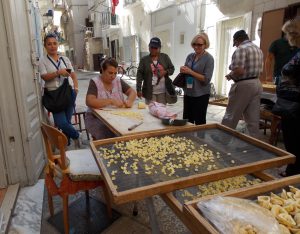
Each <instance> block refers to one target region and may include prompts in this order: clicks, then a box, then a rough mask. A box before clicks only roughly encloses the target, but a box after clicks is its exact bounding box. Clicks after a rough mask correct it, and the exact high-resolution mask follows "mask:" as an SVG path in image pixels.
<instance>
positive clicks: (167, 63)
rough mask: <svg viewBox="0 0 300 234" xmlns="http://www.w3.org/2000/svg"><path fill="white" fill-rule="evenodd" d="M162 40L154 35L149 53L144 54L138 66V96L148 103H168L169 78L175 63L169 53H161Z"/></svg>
mask: <svg viewBox="0 0 300 234" xmlns="http://www.w3.org/2000/svg"><path fill="white" fill-rule="evenodd" d="M160 49H161V41H160V39H159V38H158V37H153V38H152V39H151V40H150V43H149V52H150V54H149V55H146V56H144V57H143V58H142V59H141V61H140V63H139V67H138V71H137V79H136V90H137V95H138V97H140V98H141V97H144V98H145V99H146V103H147V104H148V103H149V102H150V101H156V102H160V103H163V104H166V102H167V100H166V89H168V90H169V89H170V88H171V86H172V81H171V79H170V78H169V76H170V75H172V74H173V73H174V70H175V68H174V65H173V64H172V62H171V59H170V58H169V56H168V55H167V54H164V53H160Z"/></svg>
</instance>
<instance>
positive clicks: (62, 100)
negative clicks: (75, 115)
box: [42, 55, 73, 113]
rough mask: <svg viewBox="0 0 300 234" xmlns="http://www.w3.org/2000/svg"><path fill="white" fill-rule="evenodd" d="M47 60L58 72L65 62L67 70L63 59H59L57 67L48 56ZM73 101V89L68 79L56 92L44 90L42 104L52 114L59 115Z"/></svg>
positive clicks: (65, 79)
mask: <svg viewBox="0 0 300 234" xmlns="http://www.w3.org/2000/svg"><path fill="white" fill-rule="evenodd" d="M47 58H48V59H49V60H50V62H51V63H52V64H53V66H54V67H55V68H56V69H57V70H59V66H60V60H62V61H63V63H64V64H65V67H66V68H67V65H66V63H65V60H64V59H63V57H60V58H59V63H58V65H56V64H55V63H54V62H53V61H52V59H50V57H49V56H48V55H47ZM59 78H60V77H59ZM72 99H73V98H72V87H71V86H70V84H69V80H68V78H64V81H63V84H62V85H61V86H59V87H58V88H57V89H56V90H52V91H49V90H48V89H47V88H44V95H43V97H42V103H43V105H44V107H45V108H46V109H47V110H48V111H50V112H52V113H59V112H61V111H63V110H65V109H66V108H67V107H68V106H70V105H71V104H72Z"/></svg>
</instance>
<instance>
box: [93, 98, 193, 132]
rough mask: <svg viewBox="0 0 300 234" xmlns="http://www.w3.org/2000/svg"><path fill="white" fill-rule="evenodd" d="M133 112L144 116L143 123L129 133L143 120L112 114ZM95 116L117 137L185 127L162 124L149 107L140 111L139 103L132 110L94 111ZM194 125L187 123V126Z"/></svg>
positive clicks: (109, 109)
mask: <svg viewBox="0 0 300 234" xmlns="http://www.w3.org/2000/svg"><path fill="white" fill-rule="evenodd" d="M124 111H126V112H133V113H137V114H139V115H141V116H143V123H142V124H141V125H140V126H138V127H136V128H135V129H133V130H131V131H129V130H128V128H129V127H131V126H133V125H134V124H137V123H139V122H140V121H141V120H140V119H136V118H130V117H124V116H119V115H115V114H112V113H116V112H124ZM93 113H94V115H96V116H97V117H98V118H99V119H100V120H102V121H103V123H105V125H106V126H107V127H108V128H109V129H110V130H111V131H112V132H113V133H115V134H116V135H117V136H126V135H131V134H136V133H143V132H152V131H161V130H168V129H178V130H179V129H182V128H184V127H185V126H167V125H164V124H162V122H161V120H160V119H159V118H157V117H154V116H153V115H151V114H150V112H149V110H148V107H146V108H145V109H138V107H137V103H135V104H134V106H133V107H132V108H103V109H100V110H99V109H93ZM188 125H190V126H191V125H193V124H191V123H187V125H186V126H188Z"/></svg>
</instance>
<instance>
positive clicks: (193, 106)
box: [180, 33, 214, 125]
mask: <svg viewBox="0 0 300 234" xmlns="http://www.w3.org/2000/svg"><path fill="white" fill-rule="evenodd" d="M191 46H192V48H193V49H194V53H191V54H189V55H188V56H187V58H186V61H185V65H184V66H182V67H180V72H181V73H184V74H186V76H185V77H186V86H185V88H184V99H183V118H184V119H188V121H189V122H191V123H194V124H197V125H200V124H205V123H206V111H207V106H208V101H209V96H210V81H211V77H212V74H213V70H214V58H213V57H212V55H211V54H209V53H208V52H207V51H206V50H205V49H207V48H208V47H209V39H208V36H207V34H206V33H200V34H198V35H196V36H195V37H194V38H193V40H192V42H191Z"/></svg>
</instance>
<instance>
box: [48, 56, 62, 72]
mask: <svg viewBox="0 0 300 234" xmlns="http://www.w3.org/2000/svg"><path fill="white" fill-rule="evenodd" d="M47 58H48V59H49V60H50V62H51V63H52V64H53V66H54V67H55V68H56V70H59V67H60V62H61V57H59V59H58V63H57V65H56V64H55V62H53V60H52V59H51V58H50V57H49V55H48V54H47Z"/></svg>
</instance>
